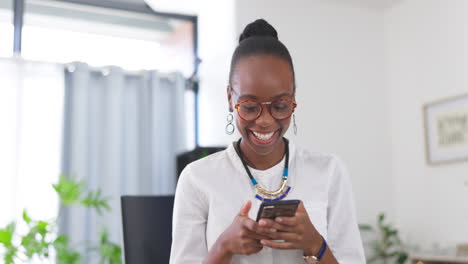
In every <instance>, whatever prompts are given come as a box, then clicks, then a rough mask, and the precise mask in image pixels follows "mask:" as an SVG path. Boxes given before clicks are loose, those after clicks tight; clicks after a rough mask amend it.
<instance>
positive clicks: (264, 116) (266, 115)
mask: <svg viewBox="0 0 468 264" xmlns="http://www.w3.org/2000/svg"><path fill="white" fill-rule="evenodd" d="M269 107H270V105H269V104H264V105H262V113H261V114H260V116H259V117H258V118H257V120H255V121H256V123H257V125H259V126H262V127H268V126H270V125H271V124H273V123H274V122H275V119H274V118H273V116H271V113H270V109H269Z"/></svg>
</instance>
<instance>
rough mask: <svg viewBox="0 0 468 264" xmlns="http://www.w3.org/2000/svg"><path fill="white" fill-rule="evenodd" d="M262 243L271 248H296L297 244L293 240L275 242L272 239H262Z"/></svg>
mask: <svg viewBox="0 0 468 264" xmlns="http://www.w3.org/2000/svg"><path fill="white" fill-rule="evenodd" d="M260 243H262V245H264V246H266V247H270V248H276V249H296V248H297V247H296V245H295V244H294V243H292V242H273V241H270V240H266V239H262V240H261V241H260Z"/></svg>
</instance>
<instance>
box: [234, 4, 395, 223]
mask: <svg viewBox="0 0 468 264" xmlns="http://www.w3.org/2000/svg"><path fill="white" fill-rule="evenodd" d="M354 2H356V1H354ZM257 18H265V19H266V20H267V21H269V22H270V23H271V24H272V25H273V26H275V27H276V29H277V30H278V32H279V37H280V40H282V41H283V42H284V43H285V45H286V46H287V47H288V48H289V50H290V52H291V55H292V57H293V60H294V64H295V69H296V76H297V86H298V88H297V100H298V104H299V106H298V109H297V115H296V121H297V124H298V135H297V136H294V135H290V138H291V139H292V140H293V141H295V142H296V143H298V144H301V145H304V146H306V147H307V148H308V149H310V150H312V151H325V152H332V153H336V154H338V155H339V156H340V157H341V158H342V159H343V160H344V161H345V162H346V164H347V165H348V168H349V171H350V174H351V177H352V182H353V188H354V193H355V200H356V204H357V211H358V219H359V221H360V222H362V223H364V222H372V223H373V222H375V219H376V215H377V214H378V212H380V211H386V212H388V213H390V214H392V213H393V209H392V193H391V190H392V180H391V168H390V133H389V118H388V117H389V113H388V100H387V94H386V89H385V82H384V77H385V75H384V72H383V70H384V52H383V47H384V43H383V41H384V33H383V31H382V29H383V13H382V10H381V9H376V8H365V7H359V6H358V5H352V4H346V5H343V4H342V3H339V1H336V2H333V1H325V0H322V1H320V0H314V1H310V0H302V1H294V4H291V2H285V1H281V0H273V1H272V0H257V1H249V0H238V1H236V19H237V21H236V32H237V35H238V34H239V33H240V32H241V31H242V29H243V28H244V27H245V25H246V24H247V23H249V22H251V21H253V20H255V19H257Z"/></svg>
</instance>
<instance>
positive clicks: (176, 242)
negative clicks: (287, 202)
mask: <svg viewBox="0 0 468 264" xmlns="http://www.w3.org/2000/svg"><path fill="white" fill-rule="evenodd" d="M295 96H296V85H295V74H294V67H293V62H292V58H291V56H290V54H289V51H288V49H287V48H286V46H285V45H284V44H283V43H281V42H280V41H279V40H278V34H277V32H276V30H275V29H274V28H273V27H272V26H271V25H270V24H268V23H267V22H266V21H265V20H262V19H259V20H256V21H255V22H253V23H251V24H249V25H248V26H247V27H246V28H245V29H244V32H243V33H242V34H241V36H240V39H239V45H238V46H237V48H236V50H235V51H234V54H233V56H232V61H231V70H230V74H229V83H228V86H227V99H228V100H227V101H228V105H229V111H230V113H229V117H231V116H235V117H236V118H235V124H236V126H237V130H238V131H239V133H240V134H241V138H240V139H239V140H238V141H237V142H234V143H233V144H231V145H229V146H228V148H227V149H226V150H225V151H221V152H218V153H215V154H213V155H210V156H208V157H205V158H203V159H201V160H198V161H196V162H194V163H191V164H189V165H188V166H187V167H186V168H185V169H184V171H183V172H182V173H181V176H180V179H179V183H178V186H177V191H176V196H175V203H174V216H173V242H172V251H171V263H184V264H185V263H201V262H204V263H245V264H247V263H300V262H305V263H317V262H318V261H319V262H320V263H326V264H335V263H346V264H362V263H365V259H364V253H363V248H362V242H361V238H360V235H359V231H358V225H357V223H356V213H355V209H354V202H353V194H352V190H351V184H350V179H349V176H348V174H347V172H346V168H345V167H344V165H343V163H342V162H341V161H340V159H338V158H337V157H336V156H334V155H330V154H323V153H313V152H310V151H307V150H306V149H303V148H302V147H300V146H296V145H295V144H294V143H293V142H290V141H289V140H288V139H286V138H285V137H284V134H285V133H286V131H287V130H288V129H289V127H290V125H291V121H293V122H294V110H295V108H296V106H297V104H296V98H295ZM228 121H231V118H228ZM228 126H232V124H231V122H229V123H228ZM293 126H295V124H293ZM226 130H227V131H229V130H228V129H226ZM282 199H297V200H301V203H300V204H299V207H298V209H297V211H296V213H295V215H294V216H290V217H277V218H275V219H266V218H262V219H260V220H259V221H258V222H257V221H254V220H253V219H255V216H256V214H257V210H258V208H259V207H260V204H261V203H262V202H263V201H278V200H282ZM280 231H281V232H280Z"/></svg>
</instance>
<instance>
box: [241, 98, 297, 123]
mask: <svg viewBox="0 0 468 264" xmlns="http://www.w3.org/2000/svg"><path fill="white" fill-rule="evenodd" d="M278 101H286V102H289V103H291V104H292V106H293V109H292V111H291V114H290V115H288V116H287V117H285V118H281V119H279V118H275V117H274V116H273V114H272V113H271V104H272V103H274V102H278ZM247 102H255V103H258V104H260V105H267V106H268V112H270V115H271V117H273V118H274V119H276V120H284V119H287V118H289V117H291V115H292V114H293V113H294V110H295V109H296V107H297V103H296V102H294V101H293V100H291V99H289V98H280V99H277V100H274V101H270V102H262V101H258V100H254V99H247V100H243V101H241V102H239V103H237V104H236V105H235V108H236V110H237V114H238V115H239V117H240V118H241V119H242V120H244V121H247V122H251V121H255V120H257V119H258V118H259V117H260V116H262V113H263V106H262V107H261V108H260V112H259V113H258V115H257V117H256V118H254V119H250V120H249V119H245V118H243V117H242V116H241V114H240V112H239V108H240V105H241V104H243V103H247Z"/></svg>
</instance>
